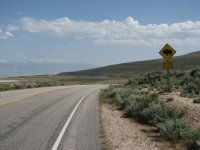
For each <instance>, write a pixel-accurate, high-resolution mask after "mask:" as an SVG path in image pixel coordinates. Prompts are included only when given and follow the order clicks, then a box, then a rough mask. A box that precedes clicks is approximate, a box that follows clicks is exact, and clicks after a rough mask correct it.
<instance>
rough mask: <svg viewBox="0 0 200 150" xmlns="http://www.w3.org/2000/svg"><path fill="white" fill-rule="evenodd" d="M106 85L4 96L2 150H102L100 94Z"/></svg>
mask: <svg viewBox="0 0 200 150" xmlns="http://www.w3.org/2000/svg"><path fill="white" fill-rule="evenodd" d="M105 87H106V86H105V85H75V86H61V87H48V88H37V89H26V90H17V91H9V92H1V93H0V150H38V149H39V150H40V149H41V150H51V149H52V150H56V149H58V150H63V149H64V150H100V148H101V144H100V139H99V118H98V116H99V114H98V95H99V91H100V89H101V88H105Z"/></svg>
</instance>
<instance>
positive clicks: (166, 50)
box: [163, 49, 172, 56]
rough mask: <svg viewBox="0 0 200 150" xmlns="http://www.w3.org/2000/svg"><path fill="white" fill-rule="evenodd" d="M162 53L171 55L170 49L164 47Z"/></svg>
mask: <svg viewBox="0 0 200 150" xmlns="http://www.w3.org/2000/svg"><path fill="white" fill-rule="evenodd" d="M163 54H165V55H167V56H168V55H171V56H172V51H171V50H169V49H165V50H164V51H163Z"/></svg>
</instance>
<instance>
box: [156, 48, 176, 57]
mask: <svg viewBox="0 0 200 150" xmlns="http://www.w3.org/2000/svg"><path fill="white" fill-rule="evenodd" d="M175 53H176V51H175V50H174V49H173V48H172V47H171V46H170V45H169V44H166V45H165V46H164V47H163V48H162V49H161V50H160V52H159V54H160V55H161V56H162V57H163V58H164V59H165V60H170V59H171V58H172V57H173V56H174V54H175Z"/></svg>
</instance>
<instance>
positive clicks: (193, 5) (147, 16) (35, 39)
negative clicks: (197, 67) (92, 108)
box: [0, 0, 200, 66]
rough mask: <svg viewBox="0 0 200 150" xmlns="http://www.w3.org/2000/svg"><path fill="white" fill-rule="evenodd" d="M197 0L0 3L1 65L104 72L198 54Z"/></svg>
mask: <svg viewBox="0 0 200 150" xmlns="http://www.w3.org/2000/svg"><path fill="white" fill-rule="evenodd" d="M199 6H200V1H199V0H1V1H0V62H27V61H31V62H40V63H41V62H51V63H74V64H76V63H78V64H90V65H91V66H104V65H110V64H116V63H122V62H131V61H138V60H146V59H153V58H160V56H159V54H158V52H159V50H160V49H161V48H162V47H163V46H164V45H165V43H169V44H170V45H171V46H172V47H173V48H174V49H175V50H176V51H177V54H176V55H182V54H186V53H189V52H193V51H197V50H200V9H199Z"/></svg>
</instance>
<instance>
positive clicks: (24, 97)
mask: <svg viewBox="0 0 200 150" xmlns="http://www.w3.org/2000/svg"><path fill="white" fill-rule="evenodd" d="M68 88H70V87H67V88H61V89H56V90H51V91H47V92H41V93H34V94H32V95H28V96H21V97H17V98H13V99H7V100H4V101H3V102H0V106H3V105H6V104H9V103H13V102H17V101H21V100H24V99H26V98H30V97H34V96H38V95H42V94H46V93H50V92H54V91H58V90H62V89H68Z"/></svg>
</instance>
